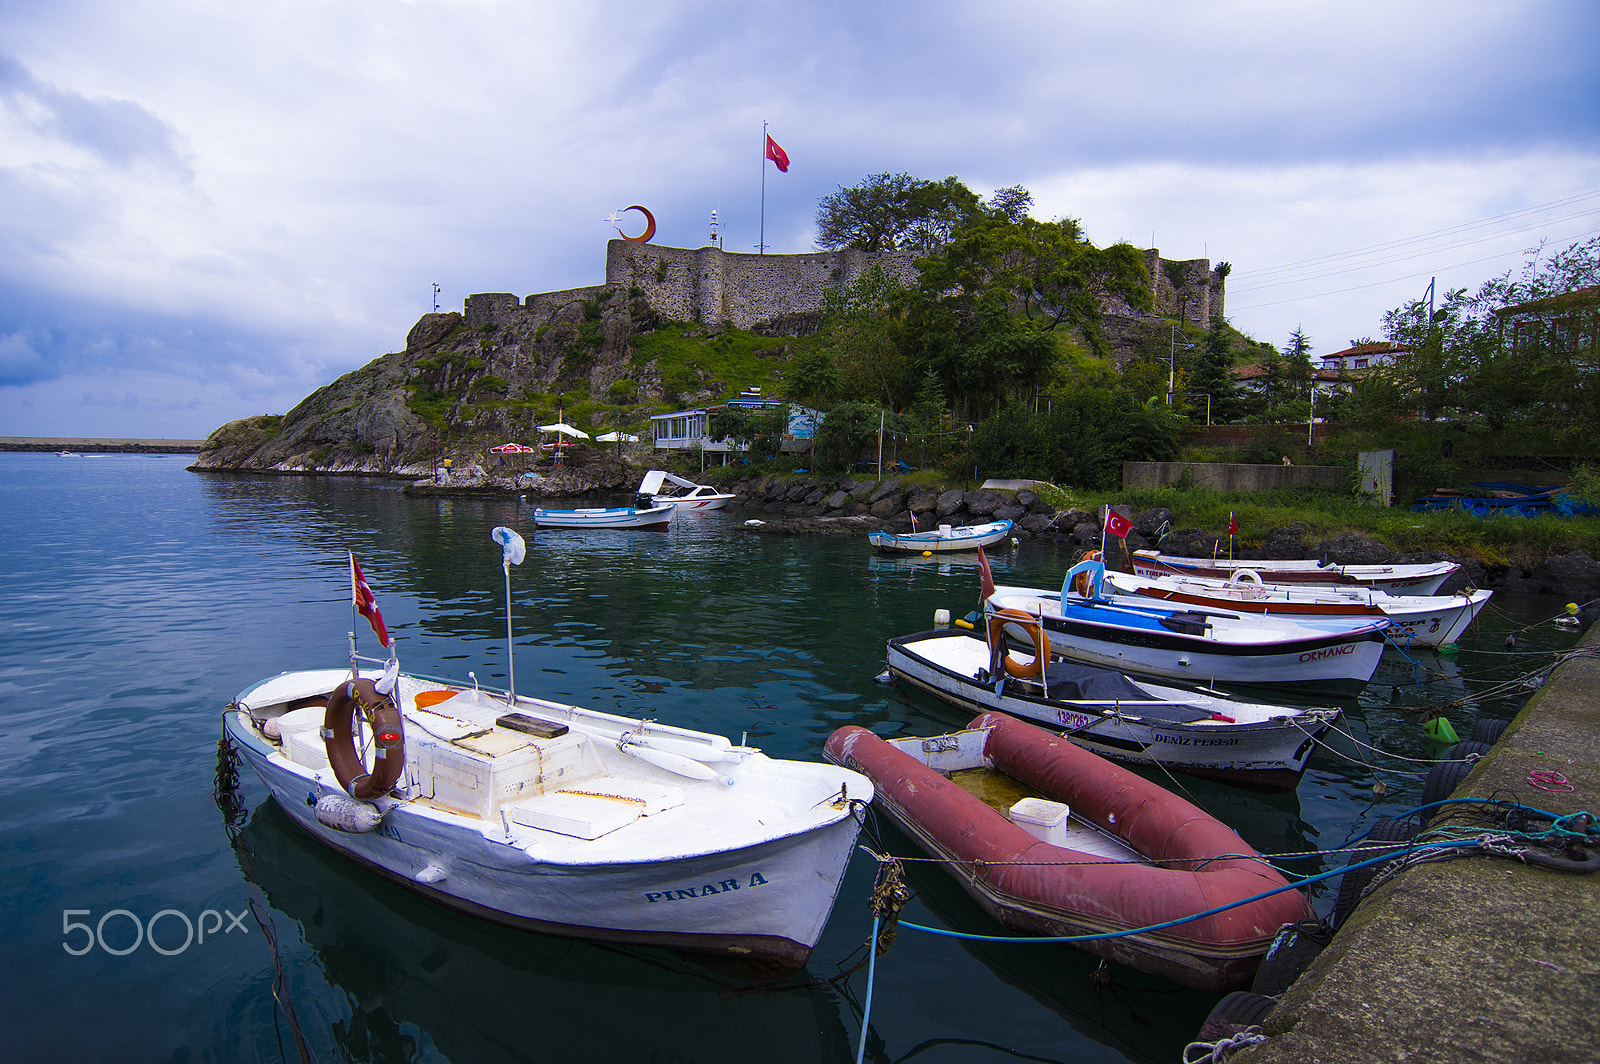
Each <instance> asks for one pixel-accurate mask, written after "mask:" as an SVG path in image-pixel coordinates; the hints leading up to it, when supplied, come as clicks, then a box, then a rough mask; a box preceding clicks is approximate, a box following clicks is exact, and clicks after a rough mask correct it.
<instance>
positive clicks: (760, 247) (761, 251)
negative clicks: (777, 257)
mask: <svg viewBox="0 0 1600 1064" xmlns="http://www.w3.org/2000/svg"><path fill="white" fill-rule="evenodd" d="M760 239H761V243H759V244H757V245H756V253H757V254H758V255H765V254H766V253H767V124H766V123H765V122H763V123H761V237H760Z"/></svg>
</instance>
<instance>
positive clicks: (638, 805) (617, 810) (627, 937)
mask: <svg viewBox="0 0 1600 1064" xmlns="http://www.w3.org/2000/svg"><path fill="white" fill-rule="evenodd" d="M362 675H363V679H362V681H361V683H362V684H363V685H365V686H364V688H363V689H361V690H358V699H359V698H365V699H367V700H373V699H374V692H373V684H374V677H375V676H377V675H378V674H377V673H376V672H375V671H373V670H364V671H363V674H362ZM349 681H350V673H349V672H348V671H345V670H337V669H322V670H312V671H305V672H291V673H285V674H282V675H279V676H275V677H272V678H270V679H267V680H263V681H261V682H260V683H257V684H254V685H252V686H250V687H248V688H246V689H245V690H244V691H242V692H240V694H239V695H238V696H237V697H236V698H235V699H234V701H233V703H232V704H231V705H230V707H229V709H228V711H227V713H226V714H225V716H224V727H225V731H226V734H227V736H228V738H229V739H230V740H231V741H232V742H233V745H234V746H235V748H236V749H237V750H238V751H239V752H240V753H241V754H242V755H243V757H244V759H245V760H246V761H247V762H249V764H250V766H251V767H252V768H253V769H254V770H255V771H256V773H257V775H259V776H260V777H261V779H262V781H263V782H264V783H265V784H266V785H267V788H268V789H269V790H270V791H271V792H272V794H273V796H274V797H275V798H276V799H277V800H278V803H279V804H280V805H281V806H282V807H283V809H284V811H285V812H286V813H288V814H289V816H290V817H292V818H293V819H294V820H295V822H296V823H298V824H299V825H300V826H301V827H302V828H303V829H305V831H306V832H308V833H309V834H310V835H312V836H313V837H315V838H316V839H317V840H318V841H320V842H323V843H325V844H327V845H328V846H331V847H333V848H334V849H335V850H338V851H339V852H341V853H343V854H345V855H347V856H349V857H351V858H353V859H354V860H356V861H358V862H359V863H361V864H363V865H365V866H367V867H368V868H370V869H371V870H373V871H375V872H377V873H378V874H380V875H382V876H384V877H386V878H388V879H391V880H393V881H394V882H397V883H399V884H401V885H402V886H404V887H407V888H408V889H410V890H413V891H415V892H417V893H419V894H422V895H423V896H425V897H428V898H430V899H432V900H434V901H436V902H439V903H441V904H444V905H446V906H449V907H451V908H454V909H459V910H462V911H464V912H467V913H471V914H473V915H476V916H480V917H483V918H485V919H488V920H491V921H494V922H497V923H502V924H507V925H511V926H515V927H522V928H527V929H529V930H535V931H542V932H545V933H548V934H555V935H563V936H567V937H573V938H588V939H595V940H599V941H607V942H632V943H645V944H656V945H663V946H671V947H676V948H682V949H691V950H699V951H707V952H721V953H731V954H736V955H739V956H747V957H753V958H758V959H763V960H769V961H773V962H777V963H782V964H786V965H796V966H797V965H800V964H803V963H804V962H805V959H806V957H807V956H808V955H809V953H810V951H811V948H812V946H814V945H815V944H816V941H817V938H818V937H819V936H820V935H821V933H822V928H823V925H824V924H825V923H826V921H827V918H828V914H829V913H830V911H831V910H832V908H833V903H834V899H835V897H836V894H837V892H838V889H839V886H840V884H841V882H842V881H843V876H844V868H845V864H846V862H847V861H848V859H849V856H850V852H851V849H852V848H853V847H854V844H855V838H856V832H857V824H856V821H855V820H854V818H853V817H852V815H851V811H850V802H851V801H852V800H854V799H867V798H869V797H870V795H871V787H870V785H869V784H868V783H867V781H865V780H864V779H861V778H860V777H859V776H856V775H854V774H853V773H848V772H840V771H839V770H838V769H836V768H834V767H832V766H829V765H824V764H820V763H805V762H796V761H775V760H772V759H770V758H768V757H766V756H765V755H764V754H761V753H760V752H759V751H757V750H755V749H753V748H750V747H742V746H732V745H730V744H729V743H728V741H727V740H726V739H724V738H722V737H721V736H714V735H708V734H705V733H701V732H694V731H689V730H685V729H681V728H673V727H668V726H665V725H660V724H656V723H653V722H645V721H639V720H633V719H630V718H626V717H619V716H613V715H611V714H606V713H600V712H597V711H594V710H587V709H582V708H580V707H576V706H570V705H563V704H560V703H555V702H549V701H545V700H543V699H537V698H529V697H526V696H523V695H518V696H516V698H515V700H514V701H512V700H511V699H509V698H508V697H507V696H505V695H504V694H500V693H498V692H493V693H492V692H488V691H482V690H479V689H477V688H475V687H474V686H473V685H471V684H467V685H454V684H448V683H443V682H438V681H434V680H431V679H427V678H423V677H417V676H409V675H401V676H399V677H398V678H397V682H396V685H395V687H394V691H393V694H392V696H388V697H392V700H393V703H394V704H395V705H396V707H397V709H398V718H399V719H400V721H401V722H402V723H401V726H400V727H399V728H398V729H396V732H397V734H401V735H403V739H402V740H401V741H402V749H401V750H399V751H398V752H395V751H391V752H390V755H389V756H391V757H394V756H398V757H401V758H403V759H404V769H403V772H402V773H401V775H400V776H399V779H398V781H397V782H396V783H395V785H394V788H393V789H392V790H387V791H384V792H383V793H380V794H378V795H375V796H372V797H368V798H365V799H361V800H357V799H356V798H354V797H351V796H350V794H349V793H348V792H347V790H346V788H345V787H344V786H343V785H342V784H341V782H340V779H339V775H338V772H337V771H336V769H335V764H336V763H337V755H336V756H335V758H334V759H330V757H329V752H330V751H329V746H330V744H332V743H333V742H334V741H335V740H332V739H324V738H323V737H322V735H321V734H320V733H321V730H322V729H323V728H324V727H325V726H326V724H325V721H326V719H327V718H328V717H329V716H331V715H332V714H333V710H330V708H329V706H328V703H329V702H330V701H332V700H331V699H330V693H337V692H339V691H341V690H343V689H344V688H345V685H346V684H347V683H349ZM530 722H531V723H530ZM529 728H531V729H533V730H532V731H529V730H525V729H529ZM548 733H554V734H548ZM372 771H373V772H377V771H378V769H377V768H376V767H374V768H373V770H372ZM356 789H357V790H358V791H359V789H360V787H359V785H357V788H356ZM308 802H309V804H308Z"/></svg>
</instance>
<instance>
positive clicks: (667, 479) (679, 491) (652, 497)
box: [639, 469, 738, 510]
mask: <svg viewBox="0 0 1600 1064" xmlns="http://www.w3.org/2000/svg"><path fill="white" fill-rule="evenodd" d="M667 485H671V487H668V486H667ZM736 498H738V496H737V495H730V494H729V493H727V492H723V491H718V490H717V489H716V488H714V487H712V486H711V485H710V484H696V483H695V482H694V481H692V480H686V479H684V478H683V477H680V476H678V475H677V474H676V473H669V472H667V471H666V470H665V469H652V470H650V472H648V473H646V474H645V475H644V479H643V480H641V481H640V482H639V503H640V505H641V506H673V507H676V508H677V509H679V510H720V509H722V508H723V507H724V506H726V505H728V500H729V499H736Z"/></svg>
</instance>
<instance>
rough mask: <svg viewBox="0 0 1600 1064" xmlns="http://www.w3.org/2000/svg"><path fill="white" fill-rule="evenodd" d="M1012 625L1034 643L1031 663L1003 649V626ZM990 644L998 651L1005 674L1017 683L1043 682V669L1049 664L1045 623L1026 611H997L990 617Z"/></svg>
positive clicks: (1004, 627)
mask: <svg viewBox="0 0 1600 1064" xmlns="http://www.w3.org/2000/svg"><path fill="white" fill-rule="evenodd" d="M1008 624H1014V625H1016V626H1017V627H1019V628H1021V629H1022V631H1023V632H1024V634H1026V635H1027V637H1028V638H1029V639H1031V640H1033V660H1032V661H1025V662H1024V661H1017V660H1016V659H1015V658H1013V657H1012V656H1011V654H1010V653H1009V652H1007V650H1006V625H1008ZM989 645H990V646H991V647H997V648H999V653H1000V663H1001V664H1002V665H1003V666H1004V667H1005V670H1006V675H1007V676H1013V677H1015V678H1017V679H1019V680H1034V679H1043V678H1044V670H1045V666H1046V665H1048V664H1049V662H1050V637H1049V636H1048V635H1046V634H1045V630H1044V622H1043V621H1041V620H1039V618H1037V617H1035V616H1034V615H1033V614H1031V613H1029V612H1027V611H1026V610H1018V609H1011V608H1009V607H1008V608H1005V609H998V610H995V611H994V612H993V613H991V614H990V615H989Z"/></svg>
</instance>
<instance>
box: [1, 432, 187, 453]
mask: <svg viewBox="0 0 1600 1064" xmlns="http://www.w3.org/2000/svg"><path fill="white" fill-rule="evenodd" d="M205 444H206V441H205V440H155V439H107V438H103V437H102V438H95V437H88V436H0V451H74V452H78V453H81V454H199V453H200V451H201V450H202V449H203V448H204V447H205Z"/></svg>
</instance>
